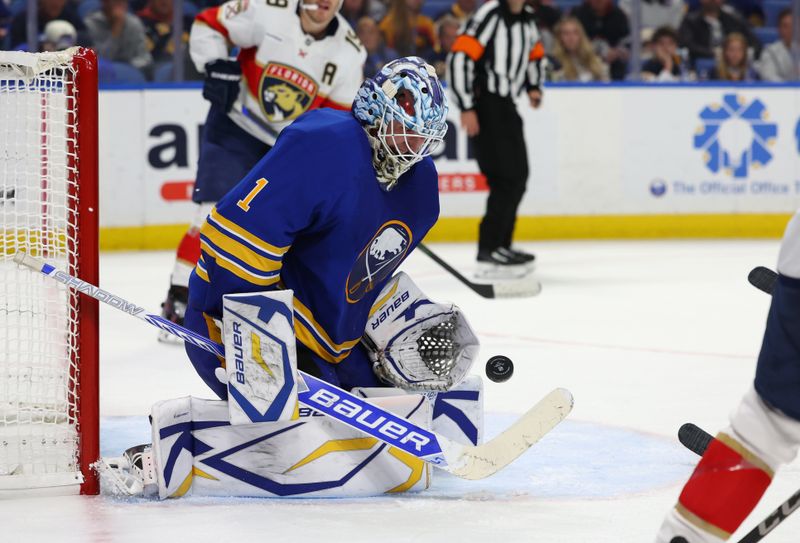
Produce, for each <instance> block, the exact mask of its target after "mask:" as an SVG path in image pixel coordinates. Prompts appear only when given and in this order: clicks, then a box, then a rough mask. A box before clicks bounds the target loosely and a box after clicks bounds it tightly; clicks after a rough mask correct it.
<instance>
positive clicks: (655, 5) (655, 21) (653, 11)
mask: <svg viewBox="0 0 800 543" xmlns="http://www.w3.org/2000/svg"><path fill="white" fill-rule="evenodd" d="M640 1H641V6H642V28H652V29H653V30H654V31H655V29H657V28H661V27H663V26H669V27H672V28H678V25H680V24H681V19H683V16H684V14H685V13H686V4H684V3H683V0H640ZM619 7H620V9H621V10H622V11H624V12H625V14H626V15H627V16H628V17H629V18H630V16H631V12H632V10H633V0H619Z"/></svg>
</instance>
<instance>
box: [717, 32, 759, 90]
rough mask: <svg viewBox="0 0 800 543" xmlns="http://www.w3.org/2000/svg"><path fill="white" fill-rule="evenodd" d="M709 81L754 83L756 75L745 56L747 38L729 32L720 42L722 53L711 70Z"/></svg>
mask: <svg viewBox="0 0 800 543" xmlns="http://www.w3.org/2000/svg"><path fill="white" fill-rule="evenodd" d="M709 78H710V79H716V80H720V81H755V80H757V79H758V74H756V72H755V71H754V70H753V68H752V66H750V59H749V58H748V55H747V38H745V37H744V35H742V34H739V33H738V32H731V33H730V34H728V35H727V36H725V41H724V42H722V52H721V53H720V55H719V58H718V59H717V65H716V66H715V67H714V69H713V70H711V75H710V76H709Z"/></svg>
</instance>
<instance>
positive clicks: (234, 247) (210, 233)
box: [200, 222, 282, 272]
mask: <svg viewBox="0 0 800 543" xmlns="http://www.w3.org/2000/svg"><path fill="white" fill-rule="evenodd" d="M200 234H201V235H203V236H205V237H206V238H208V240H209V241H211V243H213V244H214V245H216V246H217V247H219V248H220V249H222V250H223V251H225V252H226V253H228V254H230V255H233V256H235V257H236V258H238V259H239V260H241V261H242V262H244V263H245V264H247V265H248V266H252V267H254V268H255V269H257V270H261V271H265V272H267V271H275V270H279V269H280V268H281V265H282V263H281V261H280V260H274V259H272V258H267V257H265V256H262V255H260V254H258V253H257V252H255V251H254V250H252V249H250V248H249V247H247V246H246V245H244V244H242V243H240V242H239V241H237V240H235V239H233V238H231V237H229V236H227V235H225V234H224V233H223V232H220V231H219V230H217V229H216V228H214V225H213V224H211V223H209V222H207V223H205V224H204V225H203V227H202V228H201V229H200Z"/></svg>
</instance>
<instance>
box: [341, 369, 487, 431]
mask: <svg viewBox="0 0 800 543" xmlns="http://www.w3.org/2000/svg"><path fill="white" fill-rule="evenodd" d="M351 392H352V393H353V394H357V395H359V396H361V397H362V398H378V397H385V396H395V395H397V394H406V393H407V392H406V391H404V390H403V389H400V388H394V387H356V388H354V389H353V390H352V391H351ZM415 392H417V393H419V394H424V395H425V396H426V397H427V398H428V400H430V402H431V404H432V405H433V431H434V432H436V433H437V434H440V435H442V436H444V437H446V438H448V439H452V440H453V441H455V442H456V443H463V444H465V445H478V444H480V443H483V379H481V377H480V375H468V376H467V377H465V378H464V380H463V381H461V382H460V383H459V384H458V385H456V386H454V387H453V388H451V389H450V390H448V391H445V392H433V391H424V392H422V391H415Z"/></svg>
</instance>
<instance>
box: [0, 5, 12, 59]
mask: <svg viewBox="0 0 800 543" xmlns="http://www.w3.org/2000/svg"><path fill="white" fill-rule="evenodd" d="M10 23H11V11H10V10H9V9H8V6H6V3H5V2H4V1H3V0H0V49H4V48H5V47H4V45H5V39H6V36H7V35H8V25H9V24H10Z"/></svg>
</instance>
